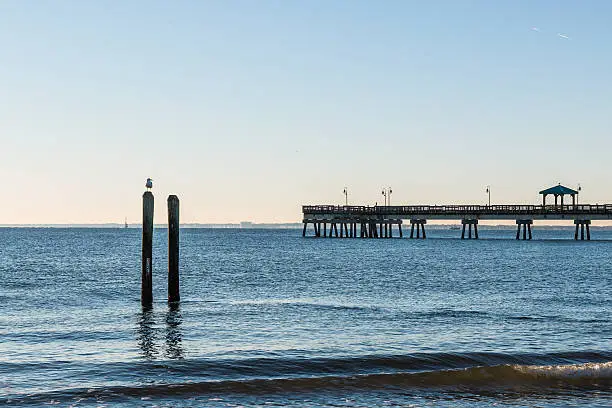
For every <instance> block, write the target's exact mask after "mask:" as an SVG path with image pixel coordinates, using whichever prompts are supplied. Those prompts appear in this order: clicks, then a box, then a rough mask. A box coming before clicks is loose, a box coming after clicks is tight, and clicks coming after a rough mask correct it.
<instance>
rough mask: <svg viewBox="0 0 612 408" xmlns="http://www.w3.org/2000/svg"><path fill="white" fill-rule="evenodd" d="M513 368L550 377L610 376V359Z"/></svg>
mask: <svg viewBox="0 0 612 408" xmlns="http://www.w3.org/2000/svg"><path fill="white" fill-rule="evenodd" d="M513 368H514V369H515V370H517V371H519V372H521V373H524V374H531V375H536V376H543V377H550V378H612V361H608V362H606V363H583V364H567V365H543V366H536V365H531V366H523V365H516V366H513Z"/></svg>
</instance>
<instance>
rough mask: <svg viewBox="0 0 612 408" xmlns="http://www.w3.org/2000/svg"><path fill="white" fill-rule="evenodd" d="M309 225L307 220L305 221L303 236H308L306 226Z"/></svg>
mask: <svg viewBox="0 0 612 408" xmlns="http://www.w3.org/2000/svg"><path fill="white" fill-rule="evenodd" d="M307 226H308V223H307V222H305V223H304V229H303V230H302V236H303V237H305V236H306V227H307Z"/></svg>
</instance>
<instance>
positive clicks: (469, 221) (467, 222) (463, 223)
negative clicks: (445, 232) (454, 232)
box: [461, 218, 478, 239]
mask: <svg viewBox="0 0 612 408" xmlns="http://www.w3.org/2000/svg"><path fill="white" fill-rule="evenodd" d="M466 225H467V227H468V239H472V225H473V226H474V239H478V220H477V219H472V218H469V219H462V220H461V226H462V229H461V239H465V226H466Z"/></svg>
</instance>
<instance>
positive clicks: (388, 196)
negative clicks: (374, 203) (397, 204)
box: [381, 187, 393, 206]
mask: <svg viewBox="0 0 612 408" xmlns="http://www.w3.org/2000/svg"><path fill="white" fill-rule="evenodd" d="M392 192H393V190H391V187H386V188H385V187H383V189H382V193H381V194H382V195H383V197H385V206H387V205H391V193H392Z"/></svg>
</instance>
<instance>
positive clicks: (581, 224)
mask: <svg viewBox="0 0 612 408" xmlns="http://www.w3.org/2000/svg"><path fill="white" fill-rule="evenodd" d="M574 224H575V225H576V232H575V233H574V239H575V240H578V228H580V240H581V241H584V230H585V229H586V239H587V241H590V240H591V229H590V225H591V220H574Z"/></svg>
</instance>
